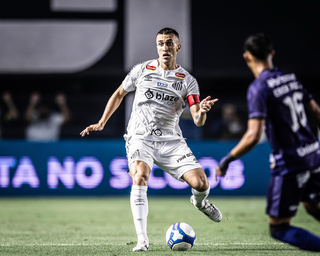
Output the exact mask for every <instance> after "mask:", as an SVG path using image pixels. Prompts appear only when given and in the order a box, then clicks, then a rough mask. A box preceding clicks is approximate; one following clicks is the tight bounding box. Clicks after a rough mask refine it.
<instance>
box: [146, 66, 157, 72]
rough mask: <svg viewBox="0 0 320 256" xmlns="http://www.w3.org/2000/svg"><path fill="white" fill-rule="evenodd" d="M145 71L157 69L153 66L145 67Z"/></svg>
mask: <svg viewBox="0 0 320 256" xmlns="http://www.w3.org/2000/svg"><path fill="white" fill-rule="evenodd" d="M146 69H148V70H152V71H155V70H156V69H157V68H156V67H155V66H150V65H147V66H146Z"/></svg>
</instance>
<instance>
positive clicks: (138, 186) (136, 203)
mask: <svg viewBox="0 0 320 256" xmlns="http://www.w3.org/2000/svg"><path fill="white" fill-rule="evenodd" d="M150 171H151V169H150V167H149V166H148V165H147V164H146V163H145V162H143V161H135V162H133V163H132V164H131V165H130V175H131V177H132V188H131V193H130V205H131V211H132V216H133V221H134V226H135V229H136V233H137V236H138V243H137V246H136V247H135V248H134V249H133V251H147V250H148V247H149V239H148V236H147V216H148V210H149V208H148V198H147V190H148V180H149V174H150Z"/></svg>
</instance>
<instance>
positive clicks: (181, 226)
mask: <svg viewBox="0 0 320 256" xmlns="http://www.w3.org/2000/svg"><path fill="white" fill-rule="evenodd" d="M195 240H196V233H195V232H194V230H193V229H192V227H191V226H190V225H188V224H186V223H183V222H178V223H175V224H173V225H171V226H170V228H169V229H168V231H167V234H166V241H167V245H168V246H169V247H170V249H171V250H172V251H189V250H190V249H191V248H192V246H193V244H194V241H195Z"/></svg>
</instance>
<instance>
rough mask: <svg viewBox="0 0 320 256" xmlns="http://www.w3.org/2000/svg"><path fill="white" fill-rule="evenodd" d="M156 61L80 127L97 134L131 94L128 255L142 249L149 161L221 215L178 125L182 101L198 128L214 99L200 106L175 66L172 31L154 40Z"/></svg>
mask: <svg viewBox="0 0 320 256" xmlns="http://www.w3.org/2000/svg"><path fill="white" fill-rule="evenodd" d="M156 44H157V50H158V55H159V58H158V59H156V60H149V61H145V62H142V63H139V64H137V65H135V66H134V67H133V68H132V69H131V71H130V72H129V73H128V75H127V76H126V78H125V79H124V80H123V82H122V84H121V85H120V86H119V88H118V89H117V90H116V91H115V92H114V93H113V95H112V96H111V97H110V99H109V101H108V103H107V105H106V108H105V110H104V113H103V115H102V117H101V119H100V121H99V122H98V123H97V124H92V125H90V126H88V127H87V128H85V129H84V130H83V131H82V132H81V133H80V135H81V136H82V137H83V136H85V135H86V134H87V135H88V134H89V132H91V131H101V130H102V129H103V128H104V126H105V124H106V123H107V121H108V119H109V118H110V116H111V115H112V114H113V113H114V111H115V110H116V109H117V108H118V106H119V105H120V103H121V101H122V99H123V98H124V96H125V95H126V94H128V93H129V92H132V91H135V98H134V102H133V107H132V113H131V117H130V120H129V123H128V127H127V133H126V134H125V135H124V138H125V140H126V151H127V158H128V166H129V174H130V176H131V177H132V183H133V184H132V190H131V195H130V203H131V209H132V214H133V219H134V225H135V228H136V232H137V236H138V243H137V246H136V247H134V248H133V251H147V250H148V248H149V239H148V236H147V215H148V200H147V188H148V179H149V175H150V172H151V170H152V167H153V164H154V163H155V164H156V165H157V166H159V167H160V168H161V169H162V170H164V171H166V172H167V173H169V174H170V175H172V176H173V177H174V178H176V179H178V180H180V181H182V182H187V183H188V184H189V185H190V186H191V188H192V189H191V190H192V196H191V198H190V201H191V203H192V204H193V205H194V206H195V207H196V208H197V209H198V210H200V211H202V212H203V213H204V214H205V215H207V216H208V217H209V218H210V219H211V220H213V221H215V222H220V221H221V219H222V214H221V212H220V211H219V209H218V208H217V207H216V206H215V205H213V204H211V203H210V202H209V201H208V200H207V199H206V198H207V196H208V195H209V192H210V186H209V182H208V179H207V176H206V174H205V172H204V171H203V169H202V167H201V166H200V164H199V163H198V161H197V159H196V158H195V156H194V155H193V153H192V151H191V150H190V148H189V147H188V146H187V143H186V142H185V139H184V138H183V135H182V132H181V129H180V127H179V117H180V115H181V113H182V112H183V110H184V108H185V106H186V102H188V104H189V106H190V112H191V115H192V117H193V120H194V123H195V125H197V126H199V127H200V126H203V125H204V124H205V121H206V113H207V112H208V111H209V110H210V109H211V106H212V105H214V103H215V102H216V101H217V100H218V99H211V97H210V96H208V97H206V98H205V99H204V100H202V101H201V102H200V97H199V96H200V94H199V86H198V83H197V81H196V79H195V78H194V77H193V76H191V75H190V74H189V73H188V72H187V71H186V70H185V69H184V68H182V67H181V66H180V65H177V63H176V59H177V53H178V52H179V51H180V49H181V45H180V43H179V34H178V33H177V31H175V30H174V29H172V28H164V29H161V30H160V31H159V32H158V34H157V37H156Z"/></svg>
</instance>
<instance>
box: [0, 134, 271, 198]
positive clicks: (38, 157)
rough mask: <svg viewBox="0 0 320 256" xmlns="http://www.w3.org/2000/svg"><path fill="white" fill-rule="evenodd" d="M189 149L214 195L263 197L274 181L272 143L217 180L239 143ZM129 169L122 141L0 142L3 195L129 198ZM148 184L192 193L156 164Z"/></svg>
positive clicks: (158, 190)
mask: <svg viewBox="0 0 320 256" xmlns="http://www.w3.org/2000/svg"><path fill="white" fill-rule="evenodd" d="M188 145H189V147H190V148H191V150H192V151H193V153H194V155H195V156H196V157H197V159H198V161H199V163H200V164H201V165H202V167H203V169H204V170H205V172H206V174H207V176H208V179H209V182H210V187H211V195H219V196H228V195H230V196H231V195H232V196H249V195H250V196H261V195H265V193H266V189H267V185H268V180H269V177H270V174H269V173H270V171H269V163H268V158H269V153H270V147H269V145H268V144H266V143H263V144H259V145H258V146H257V147H256V148H255V149H254V150H252V152H250V153H249V154H247V155H246V156H244V157H242V158H241V159H238V160H236V161H234V162H232V163H231V164H230V166H229V169H228V173H227V175H226V176H225V177H223V178H218V179H216V175H215V167H216V166H217V165H218V163H219V162H220V161H221V159H222V158H223V157H224V156H225V155H226V154H227V153H228V152H229V151H230V150H231V149H232V147H234V146H235V145H236V142H228V143H223V142H215V141H202V142H192V141H191V142H188ZM127 171H128V164H127V159H126V152H125V144H124V141H122V140H104V141H89V140H85V141H80V140H75V141H60V142H54V143H32V142H26V141H6V140H3V141H1V142H0V196H35V195H41V196H47V195H52V196H62V195H63V196H72V195H79V196H81V195H91V196H96V195H104V196H119V195H128V194H129V193H130V190H131V188H130V187H131V184H132V182H131V178H130V176H129V175H128V173H127ZM148 186H149V190H148V194H149V195H172V196H175V195H185V194H188V195H189V194H190V187H189V186H188V184H186V183H183V182H180V181H177V180H175V179H174V178H172V177H171V176H170V175H169V174H167V173H165V172H163V171H162V170H161V169H159V168H158V167H157V166H156V165H154V168H153V170H152V172H151V175H150V180H149V184H148Z"/></svg>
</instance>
